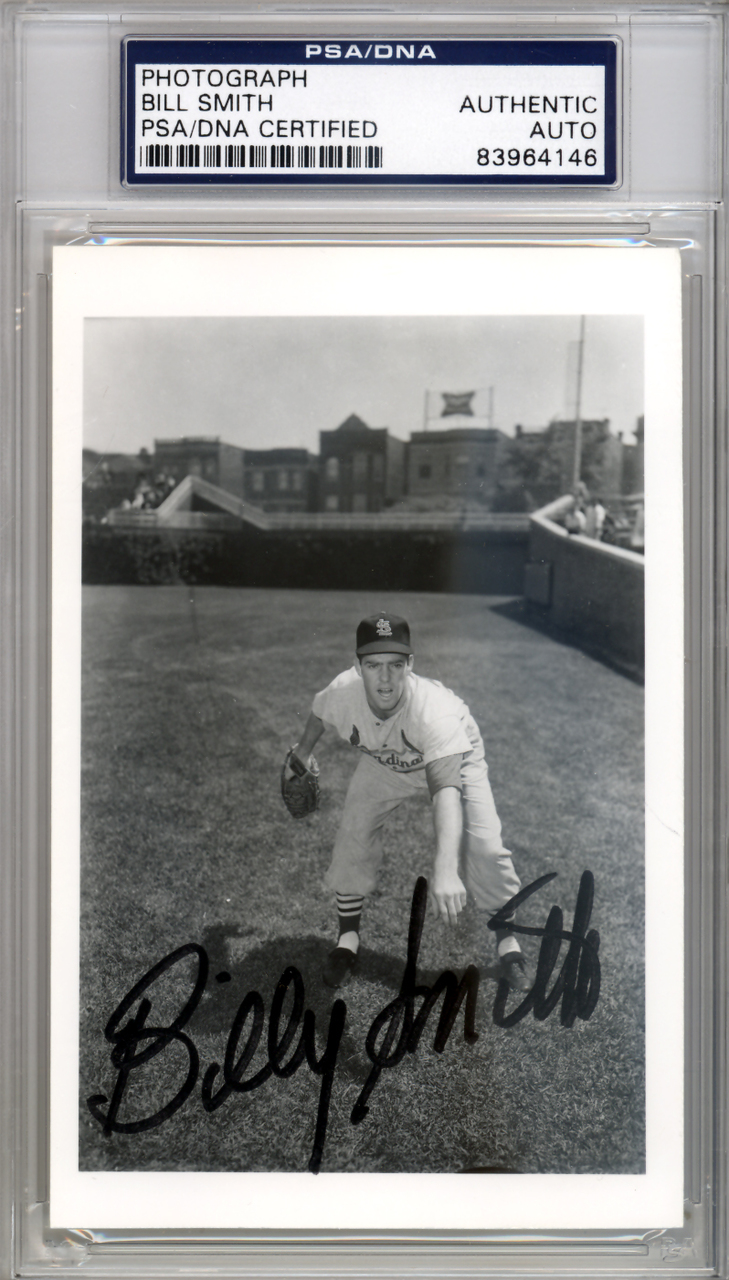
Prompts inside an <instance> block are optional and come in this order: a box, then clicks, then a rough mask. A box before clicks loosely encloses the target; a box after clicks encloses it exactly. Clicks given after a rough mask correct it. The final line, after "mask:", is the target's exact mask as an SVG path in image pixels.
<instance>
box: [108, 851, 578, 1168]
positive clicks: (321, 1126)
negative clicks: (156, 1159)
mask: <svg viewBox="0 0 729 1280" xmlns="http://www.w3.org/2000/svg"><path fill="white" fill-rule="evenodd" d="M555 874H556V873H552V874H550V875H546V876H542V877H541V878H540V879H539V880H535V881H534V883H533V884H531V885H529V886H528V888H526V889H522V890H521V892H520V893H518V894H516V895H515V896H514V897H513V898H512V899H511V901H510V902H508V903H506V904H505V906H504V907H502V908H501V910H500V911H499V912H497V914H496V915H495V916H493V917H492V918H491V919H490V920H489V928H490V929H497V928H503V926H504V924H505V923H506V922H507V921H509V920H510V917H511V915H512V914H513V912H514V910H515V909H516V907H517V906H519V904H520V903H521V902H523V901H525V899H527V898H529V897H531V895H532V894H534V893H536V892H537V891H538V890H539V889H541V888H543V886H544V885H545V884H548V883H549V882H550V881H551V880H553V879H554V878H555ZM427 897H428V885H427V881H426V880H425V879H424V878H423V877H422V876H421V877H420V878H419V879H418V881H417V883H416V885H415V891H414V893H413V899H412V908H411V912H410V925H409V930H408V947H407V960H406V963H405V969H404V972H403V976H402V982H401V984H400V991H399V993H398V995H397V996H396V997H395V999H394V1000H391V1001H390V1003H389V1004H387V1005H386V1006H385V1008H384V1009H382V1010H381V1011H380V1012H379V1013H378V1014H377V1016H376V1017H375V1018H374V1020H373V1022H372V1025H371V1026H370V1029H369V1031H368V1033H367V1038H366V1041H365V1049H366V1052H367V1056H368V1058H369V1060H370V1062H371V1063H372V1067H371V1069H370V1072H369V1074H368V1076H367V1079H366V1081H365V1083H364V1085H363V1087H362V1090H361V1093H360V1095H359V1097H358V1098H357V1101H356V1102H355V1104H354V1107H353V1108H352V1113H351V1116H350V1120H351V1123H352V1124H355V1125H356V1124H360V1123H361V1122H362V1121H363V1120H364V1119H365V1117H366V1116H367V1114H368V1112H369V1105H368V1104H369V1100H370V1098H371V1096H372V1093H373V1090H374V1089H375V1086H376V1085H377V1081H378V1080H379V1078H380V1076H381V1074H382V1072H383V1071H386V1070H392V1069H393V1068H395V1067H397V1065H398V1063H400V1062H401V1061H402V1059H403V1057H404V1055H405V1054H406V1053H414V1052H415V1051H416V1049H417V1047H418V1044H419V1043H420V1039H421V1036H422V1034H423V1032H424V1031H425V1028H426V1024H427V1022H428V1018H429V1017H430V1015H431V1013H432V1011H433V1009H434V1007H435V1005H436V1004H437V1002H438V1000H439V999H440V997H441V996H443V1004H442V1006H441V1010H440V1016H439V1018H438V1024H437V1027H436V1031H435V1036H434V1040H433V1048H434V1049H435V1051H436V1052H437V1053H442V1052H443V1050H444V1049H445V1046H446V1044H447V1042H448V1038H449V1036H450V1034H451V1032H452V1030H453V1027H454V1025H455V1021H456V1018H457V1017H458V1013H459V1010H460V1008H461V1006H462V1004H463V1003H464V1001H465V1010H464V1021H463V1038H464V1040H465V1041H466V1043H467V1044H474V1043H475V1042H476V1040H477V1039H478V1032H477V1031H476V1029H475V1025H476V999H477V995H478V988H479V971H478V969H477V968H476V966H475V965H469V966H468V968H467V969H466V971H465V973H464V974H463V977H462V978H461V979H460V981H459V980H458V978H457V977H456V975H455V973H453V972H452V971H451V970H450V969H445V970H444V971H443V972H442V973H441V974H440V975H439V977H438V978H437V979H436V981H435V982H434V983H433V984H432V985H431V986H427V985H422V984H421V985H418V984H417V983H416V981H415V979H416V971H417V962H418V954H419V951H420V941H421V937H422V932H423V924H424V921H425V913H426V907H427ZM593 898H594V879H593V876H592V874H591V872H589V871H585V872H584V873H583V875H582V879H581V881H580V888H579V892H578V895H577V902H576V905H575V914H574V922H573V926H572V929H571V930H570V931H565V930H564V929H563V916H562V911H561V910H560V908H559V907H556V906H555V907H552V909H551V911H550V913H549V916H548V918H547V922H546V925H545V927H544V928H543V929H538V928H529V927H527V926H521V925H513V926H512V928H513V929H514V931H515V932H518V933H522V934H529V935H531V936H533V937H540V938H541V939H542V941H541V945H540V950H539V959H538V962H537V971H536V977H535V980H534V984H533V986H532V989H531V991H530V992H529V993H528V995H526V996H525V998H524V999H523V1000H522V1001H521V1003H520V1004H519V1005H518V1006H517V1007H516V1008H515V1009H514V1010H513V1011H512V1012H511V1013H507V1012H506V1006H507V1002H508V999H509V990H510V988H509V985H508V983H507V982H506V981H504V980H503V979H502V980H501V981H500V982H499V985H498V989H497V993H496V998H495V1001H494V1006H493V1020H494V1022H495V1023H496V1024H497V1025H498V1026H501V1027H513V1026H515V1025H516V1024H517V1023H518V1022H520V1021H521V1019H522V1018H524V1017H526V1015H527V1014H528V1013H529V1012H533V1014H534V1017H535V1018H537V1019H538V1020H539V1021H544V1019H545V1018H547V1017H549V1015H550V1013H552V1011H553V1010H554V1009H555V1008H556V1006H557V1004H558V1003H559V1002H560V1000H561V1002H562V1005H561V1011H560V1021H561V1023H562V1025H563V1026H565V1027H571V1026H573V1025H574V1022H575V1019H576V1018H581V1019H582V1020H583V1021H585V1022H586V1021H587V1020H588V1018H590V1017H591V1015H592V1013H593V1012H594V1010H595V1006H596V1005H597V1001H598V998H599V994H600V961H599V958H598V950H599V945H600V939H599V934H598V932H597V930H596V929H588V925H589V922H590V917H591V914H592V905H593ZM565 941H566V942H568V943H569V947H568V950H567V955H566V957H565V959H564V961H563V963H562V967H561V969H560V971H559V974H558V975H557V978H556V979H555V981H554V984H553V986H552V988H551V990H548V989H547V988H548V984H549V982H550V979H551V976H552V973H553V971H554V968H555V965H556V964H557V961H558V959H559V955H560V950H561V947H562V943H563V942H565ZM189 956H194V957H195V958H196V959H197V972H196V974H195V976H194V981H193V986H192V991H191V992H190V995H189V997H188V999H187V1001H186V1003H185V1005H184V1006H183V1008H182V1009H181V1010H180V1012H179V1013H178V1014H177V1017H176V1018H175V1019H174V1020H173V1021H172V1022H171V1023H170V1024H169V1025H168V1026H161V1027H158V1026H149V1025H148V1023H147V1019H148V1018H149V1016H150V1014H151V1012H152V1001H151V1000H150V999H149V998H148V995H147V992H149V991H150V988H152V987H153V986H154V984H155V983H156V982H157V980H158V979H159V978H161V977H162V975H163V974H165V973H167V972H168V971H169V970H170V969H172V968H173V967H174V966H175V965H177V964H179V963H180V962H182V961H184V960H186V959H187V958H188V957H189ZM208 971H209V965H208V957H207V953H206V951H205V948H204V947H201V946H199V945H198V944H197V943H195V942H188V943H186V944H185V945H184V946H181V947H178V948H177V950H176V951H172V952H170V954H169V955H168V956H165V957H164V959H163V960H160V961H159V962H158V963H157V964H156V965H154V966H153V967H152V968H151V969H150V970H149V971H148V972H147V973H146V974H145V975H144V977H143V978H141V979H140V981H139V982H137V983H136V985H135V986H134V987H132V989H131V991H129V992H128V994H127V995H126V996H125V997H124V999H123V1000H122V1001H121V1003H120V1004H119V1005H118V1006H117V1008H116V1009H115V1010H114V1012H113V1014H112V1015H111V1018H110V1019H109V1021H108V1023H107V1025H106V1027H105V1028H104V1035H105V1036H106V1039H107V1040H108V1041H109V1042H110V1043H111V1045H112V1046H113V1047H112V1050H111V1062H112V1066H113V1067H114V1068H115V1070H116V1072H117V1075H116V1080H115V1083H114V1090H113V1093H112V1096H111V1099H109V1098H108V1097H107V1095H106V1094H94V1095H93V1096H92V1097H90V1098H88V1099H87V1106H88V1108H89V1111H90V1112H91V1114H92V1116H94V1118H95V1119H96V1120H98V1121H99V1123H100V1125H101V1126H102V1128H103V1130H104V1133H106V1134H111V1133H142V1132H144V1131H145V1130H149V1129H154V1128H156V1127H157V1126H158V1125H161V1124H163V1123H164V1122H165V1120H168V1119H169V1118H170V1116H172V1115H174V1114H175V1112H176V1111H179V1110H180V1108H181V1107H183V1106H184V1104H185V1103H186V1102H187V1100H188V1098H189V1097H190V1095H191V1094H192V1092H193V1090H194V1088H195V1085H196V1084H197V1081H198V1078H199V1074H200V1056H199V1054H198V1051H197V1048H196V1047H195V1043H194V1041H193V1040H192V1038H191V1036H190V1035H188V1034H187V1033H186V1032H185V1031H184V1030H183V1027H185V1026H186V1025H187V1023H188V1022H189V1021H190V1019H191V1017H192V1015H193V1013H194V1012H195V1010H196V1008H197V1006H198V1004H199V1003H200V1000H201V998H202V995H203V992H204V990H205V987H206V983H207V979H208ZM289 992H290V993H291V997H290V999H291V1008H290V1011H289V1013H288V1016H287V1019H286V1025H285V1026H284V1027H283V1028H282V1025H281V1024H282V1014H283V1009H284V1004H285V1003H286V1001H287V999H288V998H289ZM416 1000H420V1001H421V1002H422V1003H421V1004H420V1006H419V1008H418V1009H417V1011H416ZM305 1003H306V992H305V987H304V980H303V978H302V976H301V974H300V973H299V971H298V969H296V968H295V967H294V966H293V965H288V966H287V968H286V969H284V971H283V973H282V974H281V977H280V978H279V980H278V983H277V985H276V989H275V991H274V994H273V999H272V1001H271V1010H270V1013H269V1017H268V1031H267V1035H266V1049H267V1061H266V1062H265V1064H264V1065H263V1066H262V1067H261V1068H260V1069H259V1070H258V1071H256V1072H255V1073H254V1074H253V1075H251V1076H249V1077H248V1079H245V1073H246V1071H247V1069H248V1067H249V1066H250V1063H251V1061H252V1059H253V1057H254V1055H255V1053H256V1051H257V1049H258V1046H259V1044H260V1042H261V1037H262V1035H263V1028H264V1023H265V1005H264V1002H263V998H262V996H261V995H260V994H259V993H258V992H257V991H249V992H248V993H247V995H246V996H245V997H244V999H243V1001H242V1002H241V1004H240V1006H239V1008H238V1011H237V1013H236V1015H235V1018H234V1019H233V1024H232V1026H231V1029H230V1033H229V1035H228V1042H227V1045H226V1049H225V1055H224V1058H223V1064H222V1067H221V1065H220V1064H219V1063H217V1062H212V1063H211V1064H210V1066H209V1067H208V1068H207V1070H206V1071H205V1073H204V1075H203V1079H202V1085H201V1101H202V1105H203V1107H204V1108H205V1110H206V1111H208V1112H212V1111H216V1110H217V1109H218V1107H221V1106H222V1105H223V1103H224V1102H226V1101H227V1100H228V1098H230V1097H231V1096H232V1095H234V1094H237V1093H251V1092H253V1090H254V1089H258V1088H260V1086H261V1085H263V1084H265V1083H266V1081H268V1080H270V1079H271V1077H272V1076H274V1077H275V1076H278V1077H280V1078H282V1079H285V1078H286V1077H288V1076H292V1075H293V1074H294V1073H295V1072H296V1071H298V1069H299V1067H300V1066H301V1065H302V1064H303V1063H304V1062H306V1064H307V1066H308V1067H309V1070H310V1071H312V1072H313V1073H314V1075H316V1076H319V1077H320V1078H321V1086H320V1089H319V1103H318V1108H317V1115H316V1126H315V1131H314V1141H313V1145H312V1151H311V1157H310V1159H309V1164H308V1168H309V1170H310V1171H311V1172H312V1173H318V1171H319V1169H320V1167H321V1162H322V1157H323V1154H324V1145H325V1141H326V1132H327V1123H328V1119H329V1105H330V1100H331V1093H332V1087H333V1084H334V1076H335V1071H336V1065H337V1055H338V1053H339V1047H340V1044H341V1040H342V1035H343V1032H344V1027H345V1022H346V1017H347V1006H346V1004H345V1003H344V1001H343V1000H335V1002H334V1004H333V1006H332V1010H331V1014H330V1018H329V1027H328V1030H327V1035H326V1045H325V1048H324V1052H323V1053H322V1054H321V1056H318V1055H317V1048H316V1039H317V1037H316V1030H317V1028H316V1015H315V1014H314V1013H313V1012H312V1010H311V1009H306V1010H305V1009H304V1005H305ZM135 1006H136V1012H134V1013H132V1012H131V1011H132V1010H133V1009H134V1008H135ZM130 1013H131V1016H130V1017H129V1018H128V1019H127V1021H124V1019H125V1018H126V1017H127V1014H130ZM297 1036H298V1042H297V1043H296V1045H295V1047H294V1041H296V1039H297ZM173 1043H177V1044H180V1045H182V1046H183V1047H184V1049H185V1051H186V1054H187V1074H186V1077H185V1080H184V1081H183V1083H182V1084H181V1085H180V1087H179V1089H178V1090H177V1092H176V1093H175V1095H174V1096H173V1097H172V1098H170V1100H169V1101H168V1102H166V1103H165V1105H164V1106H163V1107H161V1108H160V1109H159V1110H158V1111H155V1112H154V1114H153V1115H150V1116H145V1117H143V1118H142V1119H139V1120H128V1121H123V1120H119V1119H118V1115H119V1110H120V1107H121V1104H122V1101H123V1099H124V1097H125V1094H126V1092H127V1088H128V1086H129V1081H130V1076H131V1075H132V1073H133V1072H134V1071H138V1070H139V1069H140V1068H141V1067H143V1066H144V1065H145V1063H148V1062H150V1061H151V1060H152V1059H153V1058H155V1057H156V1056H157V1055H158V1054H160V1053H162V1052H164V1050H165V1049H166V1048H167V1047H168V1046H169V1045H170V1044H173ZM221 1072H222V1082H220V1081H219V1077H220V1075H221ZM216 1084H217V1085H218V1087H217V1089H216ZM104 1108H106V1109H104Z"/></svg>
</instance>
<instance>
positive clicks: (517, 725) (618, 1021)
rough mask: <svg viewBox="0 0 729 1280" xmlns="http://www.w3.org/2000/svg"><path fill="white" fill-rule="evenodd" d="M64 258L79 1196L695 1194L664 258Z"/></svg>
mask: <svg viewBox="0 0 729 1280" xmlns="http://www.w3.org/2000/svg"><path fill="white" fill-rule="evenodd" d="M54 289H55V295H54V458H53V469H54V503H53V562H54V578H53V653H54V668H53V688H54V701H53V803H52V822H53V868H52V873H53V874H52V879H53V908H52V910H53V920H52V937H53V974H52V1023H53V1027H52V1053H53V1057H52V1071H51V1090H52V1098H51V1105H52V1119H51V1124H52V1169H51V1176H52V1197H51V1200H52V1221H53V1222H54V1224H56V1225H78V1226H84V1225H88V1226H98V1227H111V1226H115V1227H133V1226H145V1227H181V1226H186V1227H189V1226H200V1227H205V1226H212V1227H228V1228H231V1227H232V1228H235V1227H248V1228H250V1227H302V1226H306V1227H344V1228H358V1227H359V1228H361V1227H369V1228H391V1229H400V1228H433V1227H437V1228H442V1229H448V1228H461V1229H488V1228H523V1229H529V1228H533V1229H536V1228H539V1229H543V1228H548V1227H562V1228H570V1227H571V1228H577V1227H579V1228H583V1229H590V1228H594V1229H597V1228H605V1227H618V1226H638V1225H647V1226H649V1225H654V1224H655V1225H661V1226H665V1225H671V1224H674V1223H676V1224H678V1223H680V1221H681V1204H682V1130H681V1111H682V1071H683V1063H682V999H681V990H682V946H681V938H682V865H683V863H682V859H683V845H682V835H681V831H682V756H681V743H682V650H681V636H682V616H681V609H682V603H681V602H682V590H681V564H682V515H681V502H682V497H681V490H682V482H681V375H680V368H681V347H680V290H679V270H678V262H677V258H676V257H675V256H674V255H673V253H672V252H670V251H664V250H647V251H646V250H638V251H636V250H631V249H626V248H614V249H605V250H598V249H592V248H582V249H551V250H550V249H547V250H544V249H506V250H504V249H496V248H490V247H481V248H474V247H458V246H454V247H450V248H423V247H420V248H416V247H402V248H380V247H376V246H361V247H359V248H337V247H309V248H301V247H293V246H292V247H287V246H277V247H274V246H270V245H258V246H251V245H248V246H241V247H239V248H222V249H220V248H199V249H195V248H188V249H185V248H181V249H175V248H170V247H164V248H159V249H153V248H129V247H112V246H104V247H101V246H93V247H92V246H89V247H83V248H70V249H61V250H58V251H56V256H55V270H54ZM363 1175H369V1176H367V1177H365V1176H363ZM373 1175H376V1176H373ZM424 1175H429V1176H428V1177H424ZM464 1175H471V1176H464ZM474 1175H475V1176H474ZM514 1175H519V1177H515V1176H514Z"/></svg>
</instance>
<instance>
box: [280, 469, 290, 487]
mask: <svg viewBox="0 0 729 1280" xmlns="http://www.w3.org/2000/svg"><path fill="white" fill-rule="evenodd" d="M278 487H279V489H288V487H289V473H288V471H279V473H278Z"/></svg>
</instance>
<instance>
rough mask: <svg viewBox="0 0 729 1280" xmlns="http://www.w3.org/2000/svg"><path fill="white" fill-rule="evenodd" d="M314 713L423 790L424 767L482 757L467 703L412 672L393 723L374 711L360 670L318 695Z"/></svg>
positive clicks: (341, 734) (334, 682)
mask: <svg viewBox="0 0 729 1280" xmlns="http://www.w3.org/2000/svg"><path fill="white" fill-rule="evenodd" d="M312 710H313V712H314V715H316V716H318V717H319V719H320V720H323V721H324V723H325V724H326V725H327V726H328V727H329V728H332V729H334V730H336V732H337V733H338V734H339V736H340V737H341V738H344V740H345V741H346V742H351V744H352V746H353V747H356V748H357V749H358V750H359V751H363V752H364V753H365V754H366V755H368V756H371V757H372V758H373V759H374V760H376V761H377V762H378V763H379V764H381V765H383V766H384V767H385V768H387V769H392V770H393V771H394V772H395V773H401V774H408V775H410V776H412V777H413V778H414V779H415V780H416V781H417V783H418V784H419V785H421V786H423V787H424V786H426V779H425V766H426V765H427V764H431V763H432V762H433V761H434V760H441V759H443V757H444V756H452V755H462V754H465V753H477V754H478V755H480V756H483V743H482V741H481V735H480V733H479V731H478V726H477V725H476V722H475V720H474V719H473V716H472V715H471V713H470V712H469V710H468V707H467V706H466V704H465V702H463V701H462V700H461V699H460V698H459V697H457V696H456V694H455V693H452V692H451V690H450V689H446V687H445V685H442V684H441V683H440V681H439V680H428V679H427V678H426V677H424V676H418V675H415V674H414V672H412V671H411V672H410V673H409V675H408V677H407V679H406V682H405V696H404V698H403V701H402V704H401V706H400V707H399V708H398V710H397V711H396V713H395V715H393V716H390V717H389V719H386V720H382V719H378V717H377V716H376V715H375V713H374V712H373V711H372V709H371V708H370V705H369V703H368V701H367V698H366V696H365V690H364V684H363V682H362V677H361V676H360V674H359V672H358V671H357V669H356V667H352V668H351V669H350V670H349V671H343V672H342V674H341V675H338V676H337V677H336V679H335V680H333V681H332V683H331V684H330V685H327V687H326V689H323V690H322V692H321V693H317V695H316V697H315V698H314V702H313V706H312Z"/></svg>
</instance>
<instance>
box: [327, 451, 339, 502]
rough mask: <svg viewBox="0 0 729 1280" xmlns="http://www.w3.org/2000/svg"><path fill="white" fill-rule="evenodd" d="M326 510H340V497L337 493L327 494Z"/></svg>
mask: <svg viewBox="0 0 729 1280" xmlns="http://www.w3.org/2000/svg"><path fill="white" fill-rule="evenodd" d="M335 461H336V459H335ZM324 510H325V511H338V510H339V498H338V497H337V495H336V493H328V494H327V497H326V501H325V503H324Z"/></svg>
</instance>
